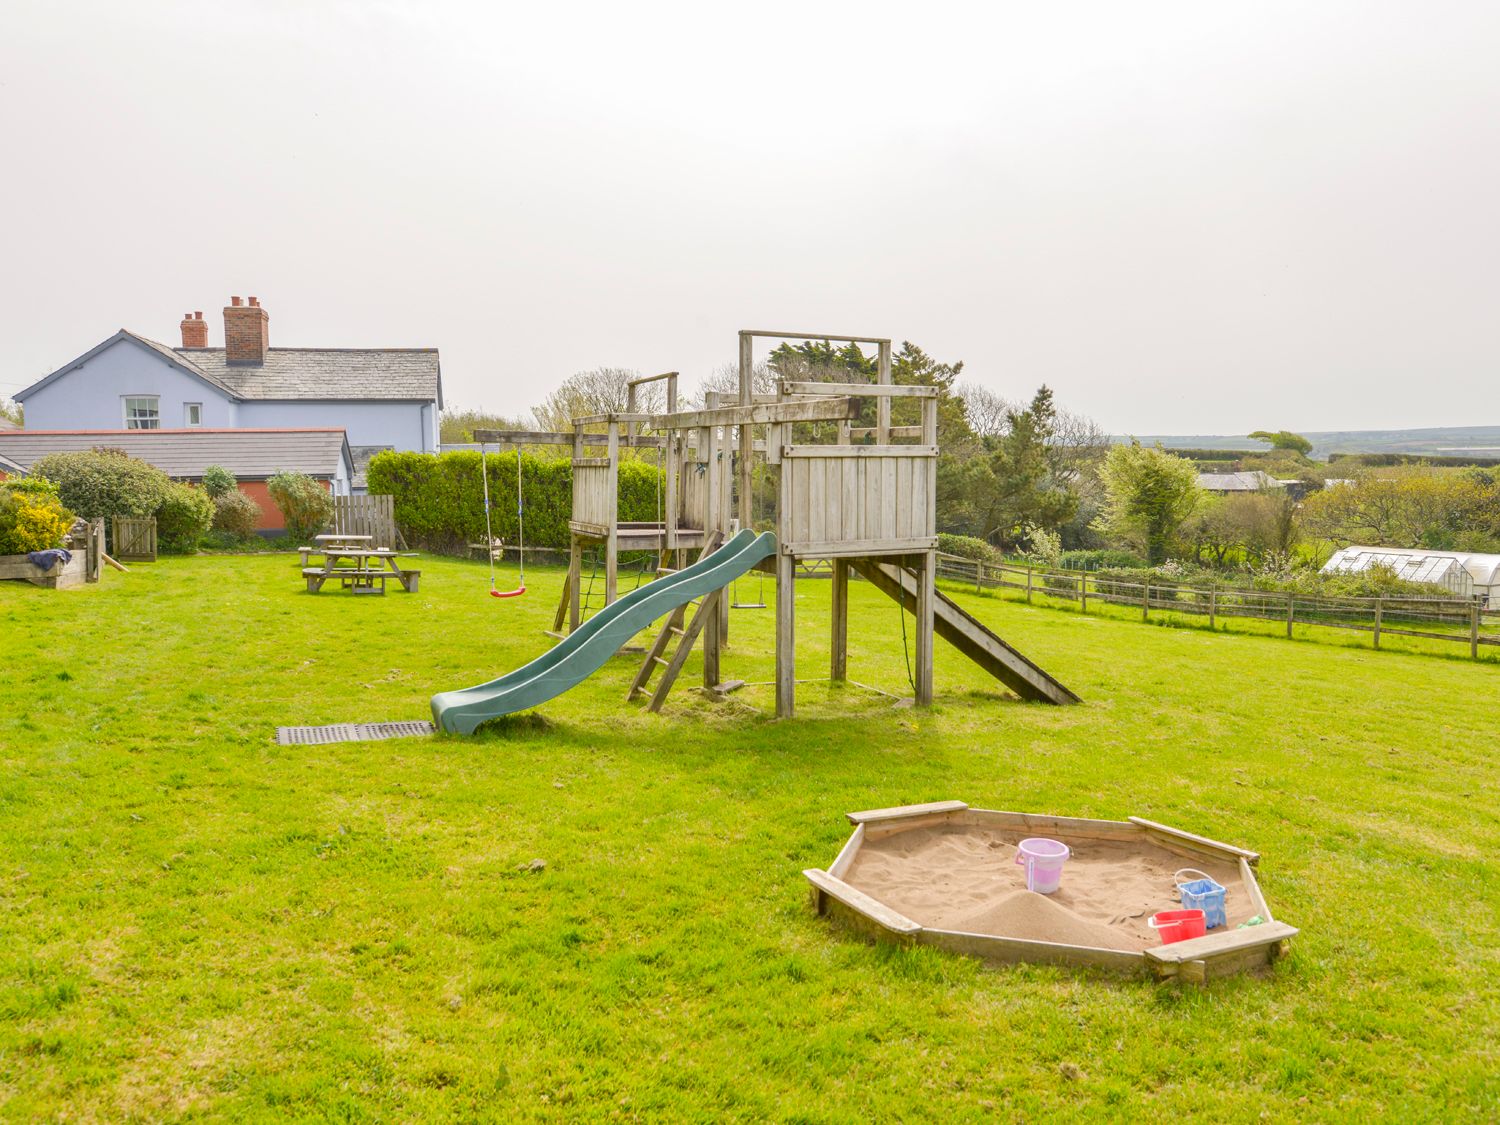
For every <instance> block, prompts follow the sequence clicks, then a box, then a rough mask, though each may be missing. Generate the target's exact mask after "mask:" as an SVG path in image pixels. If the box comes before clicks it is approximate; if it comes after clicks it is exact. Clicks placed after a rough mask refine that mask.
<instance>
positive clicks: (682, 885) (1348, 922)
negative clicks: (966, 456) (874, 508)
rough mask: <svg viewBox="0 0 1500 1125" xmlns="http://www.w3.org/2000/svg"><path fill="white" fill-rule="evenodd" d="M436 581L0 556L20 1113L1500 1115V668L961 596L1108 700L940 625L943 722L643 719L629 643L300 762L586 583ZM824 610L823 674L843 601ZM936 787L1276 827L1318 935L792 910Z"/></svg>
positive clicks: (762, 701) (11, 1001)
mask: <svg viewBox="0 0 1500 1125" xmlns="http://www.w3.org/2000/svg"><path fill="white" fill-rule="evenodd" d="M422 568H423V571H424V574H423V586H422V592H421V593H420V594H417V595H405V594H402V593H400V592H392V593H391V594H390V595H388V596H387V597H385V598H383V599H380V598H369V599H358V598H353V597H350V596H347V595H343V594H340V593H338V592H336V591H330V592H325V593H323V594H321V595H318V596H316V597H312V596H308V595H306V594H305V593H303V592H302V591H301V589H300V587H301V581H300V578H299V577H298V574H297V564H296V561H295V559H293V558H290V557H288V556H270V557H246V558H199V559H181V560H170V561H164V562H161V563H158V564H155V565H148V566H138V567H136V568H134V569H133V571H132V573H131V574H129V575H121V574H115V573H112V572H107V573H106V575H105V579H104V582H103V583H102V584H101V585H98V586H92V587H88V588H86V589H84V590H79V591H69V592H62V593H56V592H48V591H42V590H38V589H33V588H31V587H28V586H24V585H21V584H17V583H3V584H0V664H3V667H4V668H5V670H6V691H5V695H4V702H3V704H0V747H3V750H0V756H3V772H0V895H3V900H0V1117H4V1118H6V1119H12V1120H22V1119H64V1118H66V1119H68V1120H110V1121H116V1120H129V1119H143V1120H144V1119H152V1120H156V1119H173V1118H180V1117H187V1118H207V1119H221V1118H231V1119H277V1120H282V1119H294V1120H337V1121H367V1120H368V1121H411V1120H449V1119H482V1120H486V1119H498V1120H558V1121H564V1120H565V1121H591V1120H641V1121H658V1120H687V1121H717V1120H746V1121H759V1120H768V1119H769V1120H779V1121H807V1122H822V1121H830V1122H831V1121H850V1122H854V1121H918V1120H942V1121H989V1120H996V1119H1003V1120H1009V1119H1025V1120H1032V1121H1046V1120H1070V1119H1077V1120H1098V1119H1104V1118H1108V1119H1118V1120H1142V1119H1148V1120H1164V1119H1170V1118H1172V1117H1193V1116H1202V1117H1205V1118H1208V1117H1212V1118H1214V1119H1216V1120H1224V1121H1250V1120H1256V1119H1259V1118H1260V1117H1261V1116H1262V1115H1267V1116H1269V1117H1270V1118H1272V1119H1281V1120H1285V1119H1330V1120H1371V1119H1375V1118H1377V1117H1378V1118H1384V1119H1389V1120H1397V1121H1412V1120H1454V1119H1469V1120H1477V1119H1494V1118H1495V1117H1496V1116H1497V1114H1500V1080H1497V1078H1496V1075H1497V1074H1500V1057H1497V1055H1500V1052H1497V1048H1496V1042H1497V1040H1500V990H1497V986H1496V982H1497V970H1500V965H1497V960H1500V955H1497V950H1500V878H1497V873H1496V854H1497V853H1496V835H1497V828H1500V823H1497V814H1496V809H1497V807H1500V801H1497V796H1500V795H1497V791H1496V790H1497V787H1496V780H1495V779H1496V773H1495V765H1494V762H1495V749H1494V747H1495V736H1494V732H1495V716H1496V707H1495V701H1496V699H1497V698H1500V690H1497V689H1500V680H1497V676H1500V670H1497V669H1496V668H1495V667H1494V666H1493V665H1492V664H1488V663H1481V664H1479V665H1474V664H1471V663H1470V662H1468V661H1467V660H1437V659H1433V658H1432V657H1431V656H1425V655H1420V654H1407V653H1400V652H1379V653H1376V652H1371V651H1369V650H1368V648H1358V647H1343V646H1339V645H1329V644H1308V643H1295V642H1288V641H1286V640H1284V639H1277V638H1272V637H1257V636H1245V635H1225V634H1223V633H1211V632H1208V631H1206V630H1189V629H1153V628H1144V627H1142V626H1141V625H1140V624H1139V623H1136V622H1132V621H1128V620H1114V619H1111V618H1107V617H1100V616H1094V615H1090V616H1086V617H1085V616H1081V615H1079V614H1076V613H1060V612H1053V611H1049V610H1043V609H1029V608H1027V607H1025V606H1024V605H1018V604H1016V603H1014V602H1009V601H1004V600H1000V599H995V598H973V597H970V596H968V595H965V594H962V593H957V594H955V596H956V597H958V598H960V599H961V600H964V601H965V602H966V604H968V605H970V606H971V607H973V608H974V610H975V612H976V613H978V614H979V615H980V616H981V617H983V618H984V619H985V620H987V621H989V622H990V623H991V624H992V625H993V626H994V627H995V628H996V629H997V631H999V632H1000V633H1001V634H1002V635H1003V636H1005V637H1006V638H1007V639H1009V640H1011V641H1012V642H1013V643H1015V644H1017V645H1019V646H1020V647H1021V648H1022V650H1023V651H1026V652H1027V653H1028V654H1030V655H1031V656H1033V657H1034V658H1035V659H1036V660H1037V661H1038V662H1040V663H1041V664H1042V665H1043V666H1044V667H1047V668H1048V669H1049V670H1052V671H1053V672H1055V673H1056V674H1057V675H1059V676H1060V677H1061V678H1062V679H1063V680H1064V681H1065V682H1067V683H1068V684H1069V686H1071V687H1072V688H1074V690H1076V691H1078V692H1079V694H1080V695H1082V696H1083V697H1084V699H1085V700H1086V701H1087V702H1086V703H1085V704H1084V705H1082V706H1079V707H1074V708H1067V709H1057V708H1048V707H1043V706H1036V705H1022V704H1019V703H1016V702H1013V701H1008V700H1006V699H1005V698H1003V697H1001V696H1000V695H999V694H997V693H996V692H995V691H994V690H993V685H992V684H990V683H987V682H986V681H985V678H984V677H983V675H982V674H981V673H979V672H978V670H977V669H975V668H973V667H972V666H971V665H968V664H967V663H966V662H964V661H963V660H962V659H961V658H960V657H958V656H957V655H956V654H955V653H953V652H952V650H950V649H947V648H946V646H944V645H943V644H942V643H941V642H939V653H938V669H937V671H938V695H939V702H938V705H937V706H936V707H935V708H933V709H932V710H931V711H929V712H925V713H923V712H916V711H912V710H909V709H899V708H894V707H893V706H892V702H891V700H890V699H888V698H885V697H883V696H880V695H875V694H872V693H868V692H864V691H860V690H857V689H852V688H850V689H843V690H835V689H832V688H831V687H829V686H828V685H826V684H808V685H803V686H802V687H801V688H800V693H799V715H798V717H797V718H796V719H795V720H792V721H788V722H781V723H777V722H774V721H772V720H770V719H768V718H767V715H766V712H767V710H768V709H769V706H770V703H771V697H770V692H769V689H767V688H764V687H751V688H748V689H746V690H745V691H744V692H742V693H740V694H739V695H737V696H735V697H733V699H732V700H731V701H730V702H728V703H724V704H710V703H708V702H707V701H704V700H702V699H701V698H700V697H699V696H698V694H697V693H695V692H691V691H688V690H679V691H678V692H677V693H674V695H673V697H672V699H671V701H669V703H668V707H667V713H666V714H664V715H662V716H659V717H658V716H650V715H647V714H644V713H643V712H642V710H641V709H640V708H639V706H638V705H633V704H632V705H627V704H625V703H624V702H623V701H622V696H623V694H624V690H625V687H626V685H627V683H628V681H629V678H630V676H631V674H632V672H633V670H634V668H635V659H638V658H627V657H621V658H619V659H617V660H616V661H614V662H613V663H612V664H611V665H610V666H609V667H608V668H607V669H605V670H604V671H603V672H602V673H601V674H600V675H599V676H597V677H595V678H594V679H593V680H591V681H589V682H588V683H586V684H585V685H583V686H582V687H581V688H579V689H578V690H576V691H575V692H573V693H571V694H569V695H567V696H565V697H563V698H562V699H560V700H557V701H555V702H554V703H553V704H551V705H549V706H547V707H545V708H543V709H542V712H541V716H542V717H541V718H539V719H525V718H523V719H520V720H517V721H514V722H510V723H505V724H500V725H498V729H494V730H488V731H486V732H484V733H482V735H481V736H480V737H478V738H474V739H468V740H465V739H451V738H440V739H414V740H401V741H391V742H380V743H365V744H342V745H334V746H321V747H317V746H314V747H277V746H276V745H274V743H273V741H272V739H273V732H274V728H275V727H276V726H277V725H278V724H302V723H325V722H335V721H368V720H388V719H403V718H423V717H426V714H427V698H428V696H429V695H430V694H431V693H432V692H434V691H436V690H441V689H446V688H452V687H456V686H462V685H466V684H469V683H474V682H478V681H479V680H481V679H486V678H489V677H492V676H494V675H497V674H499V673H500V672H502V671H505V670H508V669H510V668H512V667H514V666H516V665H517V664H519V663H521V662H522V661H524V660H525V659H527V658H529V657H531V656H533V655H535V654H537V653H538V652H540V651H541V650H542V649H543V648H544V647H545V646H546V645H547V644H548V643H550V642H549V641H548V640H547V639H546V638H545V637H544V636H543V635H542V633H541V630H542V628H543V627H544V626H545V625H546V624H548V623H549V621H550V617H551V611H552V608H553V606H554V605H555V600H556V596H557V593H558V583H559V581H560V575H559V574H558V573H557V572H555V571H552V572H547V571H540V572H534V573H532V574H530V575H528V579H529V584H530V585H531V587H532V592H531V593H530V594H528V595H527V596H526V597H524V598H520V599H515V600H511V601H506V602H496V601H494V600H492V599H490V598H489V597H487V596H486V594H485V591H486V589H487V580H486V577H485V572H484V570H483V569H482V568H481V567H478V566H475V565H470V564H465V563H461V562H455V561H447V560H438V559H424V560H423V562H422ZM770 592H771V591H770V590H769V588H768V590H767V593H768V594H770ZM797 596H798V604H799V618H798V628H799V646H798V649H799V660H800V666H799V672H800V674H802V675H804V676H819V675H823V674H824V673H825V671H826V663H827V643H826V632H827V629H826V622H827V597H828V586H827V584H826V583H821V582H815V581H809V582H803V583H801V584H799V587H798V592H797ZM852 602H853V615H852V619H851V644H852V653H851V661H850V674H851V675H852V676H854V677H855V678H856V679H858V680H862V681H864V682H866V683H869V684H872V685H874V686H877V687H880V688H883V689H885V690H888V691H893V692H899V691H901V690H903V688H904V685H905V681H906V671H905V666H904V658H903V654H902V647H901V633H900V626H899V623H898V620H897V611H896V609H895V606H894V605H893V604H892V603H890V602H887V601H884V600H883V599H881V598H880V597H879V595H878V594H876V593H875V592H874V591H872V590H871V589H870V587H868V586H866V585H863V584H858V585H856V586H855V587H854V588H853V594H852ZM771 625H772V614H771V611H769V610H762V611H749V610H747V611H741V612H736V613H735V615H734V618H733V628H732V633H731V638H730V640H731V647H730V651H729V653H728V655H727V659H726V662H725V675H726V676H727V675H733V676H737V677H743V678H745V679H748V680H752V681H753V680H766V679H769V678H770V673H771V647H770V633H771ZM696 670H697V665H696V662H695V663H694V664H693V665H691V666H690V668H689V672H688V673H686V674H685V675H684V680H683V684H684V685H687V684H688V683H689V682H690V681H689V678H688V677H689V676H690V675H691V674H692V673H694V672H696ZM944 798H960V799H963V800H967V801H969V802H971V803H974V804H977V805H982V806H987V807H994V808H1005V809H1027V810H1034V811H1045V812H1054V813H1063V814H1069V815H1076V816H1100V817H1124V816H1127V815H1130V814H1139V815H1144V816H1149V817H1152V818H1155V819H1159V820H1164V821H1167V822H1168V823H1171V824H1174V825H1177V826H1180V827H1183V828H1186V829H1189V830H1193V831H1198V832H1202V833H1206V834H1208V835H1212V836H1214V837H1217V838H1220V839H1224V840H1228V841H1231V842H1235V843H1240V844H1244V845H1248V846H1251V847H1254V848H1256V849H1258V850H1259V851H1261V852H1262V853H1263V855H1264V859H1263V860H1262V864H1261V872H1262V882H1263V886H1264V889H1265V892H1266V895H1267V897H1268V898H1269V900H1270V902H1271V904H1272V906H1273V907H1274V908H1275V910H1276V912H1277V914H1278V916H1279V917H1282V918H1284V919H1285V920H1287V921H1289V922H1291V923H1292V924H1294V925H1297V926H1300V927H1301V928H1302V935H1301V936H1300V937H1299V938H1298V939H1297V941H1296V942H1295V944H1294V947H1293V952H1292V954H1291V956H1290V957H1289V958H1288V959H1287V960H1285V961H1283V962H1282V963H1281V964H1280V965H1279V966H1278V968H1277V969H1276V971H1275V972H1274V973H1273V974H1272V975H1271V976H1269V977H1267V978H1263V979H1254V978H1241V979H1232V980H1227V981H1223V982H1218V983H1215V984H1214V985H1212V986H1211V987H1209V988H1207V989H1180V988H1178V987H1177V986H1172V985H1167V986H1161V985H1155V984H1151V983H1147V982H1143V981H1137V980H1131V979H1123V978H1117V977H1111V976H1107V975H1098V974H1092V975H1091V974H1079V973H1074V972H1066V971H1062V970H1058V969H1052V968H1044V967H1037V966H1019V967H1012V968H992V967H987V966H985V965H982V964H980V963H978V962H975V961H970V960H966V959H961V958H955V957H949V956H944V955H940V954H936V953H934V952H932V951H930V950H918V951H893V950H891V949H888V948H884V947H877V946H874V945H869V944H865V943H864V942H862V941H860V940H858V939H857V938H855V937H853V936H851V935H850V934H848V933H846V932H844V931H841V930H839V929H836V928H834V927H832V926H831V925H830V924H829V923H828V922H826V921H825V920H822V919H818V918H816V917H814V916H813V915H812V914H811V913H810V911H809V909H808V906H807V895H806V891H805V886H804V883H803V880H802V877H801V875H800V871H801V869H802V868H804V867H808V866H820V867H821V866H825V865H826V864H827V863H829V862H830V861H831V860H832V859H833V856H834V854H835V852H836V851H837V849H838V847H839V845H840V844H841V842H842V841H843V839H844V838H845V836H846V833H847V825H846V824H845V823H844V822H843V820H842V814H843V813H844V812H846V811H848V810H851V809H860V808H869V807H875V806H883V805H893V804H901V803H906V802H915V801H926V800H937V799H944ZM533 858H540V859H543V860H545V861H546V868H545V870H543V871H540V872H537V873H529V872H525V871H523V870H519V868H521V867H523V866H524V865H525V864H527V863H528V862H529V861H530V860H532V859H533ZM1072 1067H1076V1068H1077V1070H1078V1072H1079V1074H1078V1076H1077V1077H1072V1078H1067V1077H1064V1075H1063V1072H1064V1071H1065V1070H1068V1071H1069V1073H1071V1070H1070V1068H1072Z"/></svg>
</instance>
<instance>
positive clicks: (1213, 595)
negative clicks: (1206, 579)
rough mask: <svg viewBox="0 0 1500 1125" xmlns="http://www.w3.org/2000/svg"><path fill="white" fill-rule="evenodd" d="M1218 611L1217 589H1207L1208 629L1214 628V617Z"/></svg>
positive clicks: (1215, 587)
mask: <svg viewBox="0 0 1500 1125" xmlns="http://www.w3.org/2000/svg"><path fill="white" fill-rule="evenodd" d="M1218 609H1219V589H1218V587H1217V586H1210V587H1209V588H1208V627H1209V628H1210V629H1212V628H1213V627H1214V617H1215V615H1216V614H1217V613H1218Z"/></svg>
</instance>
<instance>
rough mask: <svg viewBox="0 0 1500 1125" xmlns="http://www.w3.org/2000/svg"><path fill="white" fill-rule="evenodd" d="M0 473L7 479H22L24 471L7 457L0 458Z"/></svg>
mask: <svg viewBox="0 0 1500 1125" xmlns="http://www.w3.org/2000/svg"><path fill="white" fill-rule="evenodd" d="M0 473H4V474H5V475H6V476H8V477H24V476H25V475H26V470H25V469H23V468H22V467H21V466H20V465H18V464H16V463H15V462H14V461H12V460H11V459H10V458H9V457H0Z"/></svg>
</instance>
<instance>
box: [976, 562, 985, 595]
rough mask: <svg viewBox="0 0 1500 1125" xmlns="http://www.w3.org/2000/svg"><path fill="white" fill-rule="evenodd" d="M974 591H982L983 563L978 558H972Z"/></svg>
mask: <svg viewBox="0 0 1500 1125" xmlns="http://www.w3.org/2000/svg"><path fill="white" fill-rule="evenodd" d="M974 592H975V593H976V594H982V593H984V563H982V562H980V561H979V560H978V559H975V560H974Z"/></svg>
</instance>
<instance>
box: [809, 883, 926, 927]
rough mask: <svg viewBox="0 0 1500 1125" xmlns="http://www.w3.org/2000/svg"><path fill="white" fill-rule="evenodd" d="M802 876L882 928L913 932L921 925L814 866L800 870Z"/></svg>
mask: <svg viewBox="0 0 1500 1125" xmlns="http://www.w3.org/2000/svg"><path fill="white" fill-rule="evenodd" d="M802 874H803V876H804V877H805V878H806V879H807V881H808V882H809V883H811V884H812V885H813V886H814V887H816V888H818V890H820V891H821V892H823V894H825V895H827V896H829V897H830V898H833V899H837V900H838V901H839V902H842V903H843V904H844V905H845V906H849V907H852V908H854V909H855V910H857V911H859V912H860V913H861V914H863V915H864V916H865V917H866V918H869V919H870V920H871V921H873V922H875V923H877V924H878V925H880V926H881V927H882V928H884V929H887V930H890V931H891V932H892V933H897V934H915V933H916V932H917V931H919V930H920V929H921V928H922V927H921V926H919V925H917V923H915V922H913V921H912V920H911V919H910V918H908V917H906V915H904V914H901V913H899V912H898V911H895V910H892V909H891V908H890V907H889V906H887V905H885V903H883V902H880V901H879V900H877V899H873V898H871V897H870V896H869V895H867V894H865V892H864V891H862V890H860V889H859V888H858V887H851V886H850V885H849V884H848V883H846V882H844V881H843V880H842V879H840V878H838V877H837V876H835V875H830V874H829V873H828V872H826V871H820V870H818V869H817V868H815V867H812V868H808V869H807V870H805V871H803V872H802Z"/></svg>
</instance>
